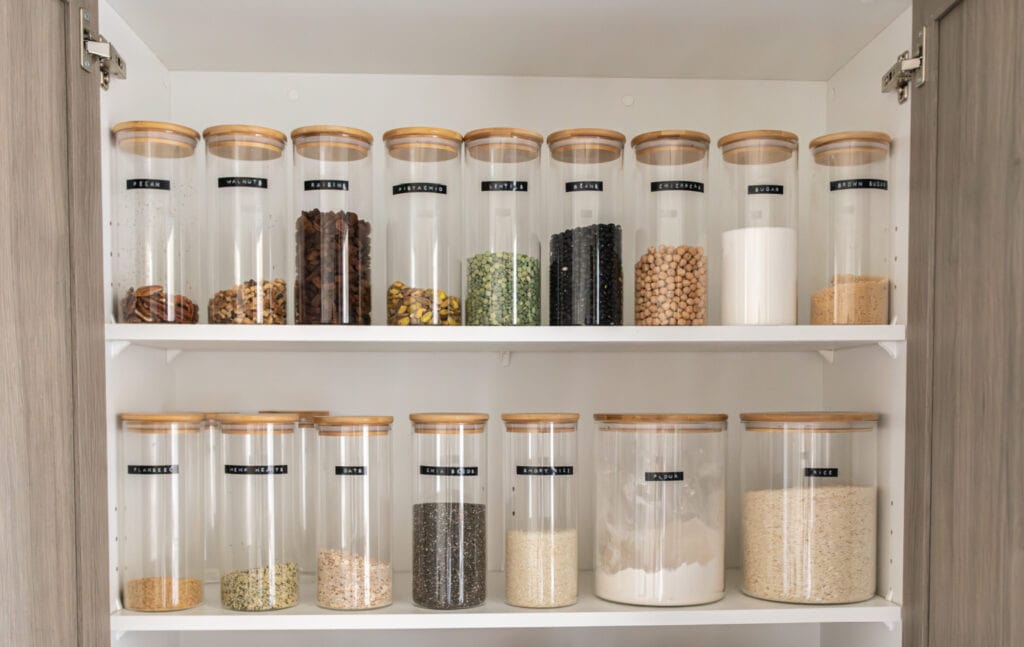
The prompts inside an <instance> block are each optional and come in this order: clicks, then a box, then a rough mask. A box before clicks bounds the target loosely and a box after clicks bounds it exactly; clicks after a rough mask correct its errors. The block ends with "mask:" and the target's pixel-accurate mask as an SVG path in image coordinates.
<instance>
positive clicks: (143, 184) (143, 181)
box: [125, 177, 171, 191]
mask: <svg viewBox="0 0 1024 647" xmlns="http://www.w3.org/2000/svg"><path fill="white" fill-rule="evenodd" d="M125 188H126V189H127V190H129V191H131V190H132V189H156V190H158V191H170V190H171V181H170V180H151V179H148V178H144V177H137V178H132V179H130V180H127V181H126V182H125Z"/></svg>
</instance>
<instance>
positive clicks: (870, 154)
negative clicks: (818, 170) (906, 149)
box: [808, 130, 892, 166]
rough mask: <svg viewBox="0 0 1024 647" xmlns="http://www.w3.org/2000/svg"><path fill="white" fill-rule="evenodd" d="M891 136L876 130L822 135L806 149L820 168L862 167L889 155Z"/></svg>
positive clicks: (813, 140)
mask: <svg viewBox="0 0 1024 647" xmlns="http://www.w3.org/2000/svg"><path fill="white" fill-rule="evenodd" d="M891 145H892V136H891V135H889V134H888V133H883V132H879V131H876V130H848V131H844V132H840V133H831V134H828V135H822V136H821V137H816V138H814V139H812V140H811V143H810V144H809V145H808V148H810V149H811V154H812V155H813V156H814V161H815V162H816V163H818V164H820V165H822V166H863V165H865V164H871V163H873V162H878V161H881V160H883V159H885V158H886V157H887V156H888V155H889V149H890V147H891Z"/></svg>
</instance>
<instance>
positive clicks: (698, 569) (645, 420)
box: [594, 413, 727, 606]
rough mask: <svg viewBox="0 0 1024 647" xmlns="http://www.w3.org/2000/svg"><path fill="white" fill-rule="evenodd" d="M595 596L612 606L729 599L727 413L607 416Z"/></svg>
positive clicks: (600, 453) (600, 427)
mask: <svg viewBox="0 0 1024 647" xmlns="http://www.w3.org/2000/svg"><path fill="white" fill-rule="evenodd" d="M594 419H595V420H596V421H597V432H598V433H597V438H596V442H597V466H596V470H595V471H596V479H597V487H596V498H597V517H596V528H595V549H596V555H595V558H594V562H595V564H594V571H595V575H594V577H595V592H596V593H597V595H598V597H601V598H604V599H605V600H611V601H612V602H624V603H627V604H641V605H652V606H680V605H688V604H704V603H707V602H714V601H716V600H720V599H721V598H722V597H723V596H724V595H725V434H724V433H722V432H723V431H724V430H725V428H726V421H727V416H726V415H725V414H690V413H677V414H622V413H599V414H596V415H595V416H594Z"/></svg>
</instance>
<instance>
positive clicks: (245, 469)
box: [224, 465, 288, 474]
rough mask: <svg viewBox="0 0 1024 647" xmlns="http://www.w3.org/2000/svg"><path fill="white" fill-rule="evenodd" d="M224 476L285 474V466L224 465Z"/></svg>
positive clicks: (286, 468) (286, 467) (286, 471)
mask: <svg viewBox="0 0 1024 647" xmlns="http://www.w3.org/2000/svg"><path fill="white" fill-rule="evenodd" d="M224 473H225V474H287V473H288V466H287V465H225V466H224Z"/></svg>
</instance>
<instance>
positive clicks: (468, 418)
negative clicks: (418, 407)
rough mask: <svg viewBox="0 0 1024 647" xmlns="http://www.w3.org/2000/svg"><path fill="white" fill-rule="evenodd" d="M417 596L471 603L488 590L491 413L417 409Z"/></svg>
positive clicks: (449, 605) (417, 599)
mask: <svg viewBox="0 0 1024 647" xmlns="http://www.w3.org/2000/svg"><path fill="white" fill-rule="evenodd" d="M409 418H410V419H411V420H412V425H413V432H414V436H415V447H414V451H413V466H412V467H413V479H414V481H415V485H414V488H413V507H412V544H413V546H412V551H413V552H412V601H413V603H414V604H416V605H417V606H420V607H425V608H427V609H467V608H469V607H475V606H478V605H481V604H483V602H484V599H485V597H486V595H487V516H486V502H487V488H486V483H487V476H486V468H487V438H486V435H485V433H484V432H485V431H486V429H487V418H488V416H487V414H484V413H414V414H412V415H411V416H409Z"/></svg>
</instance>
